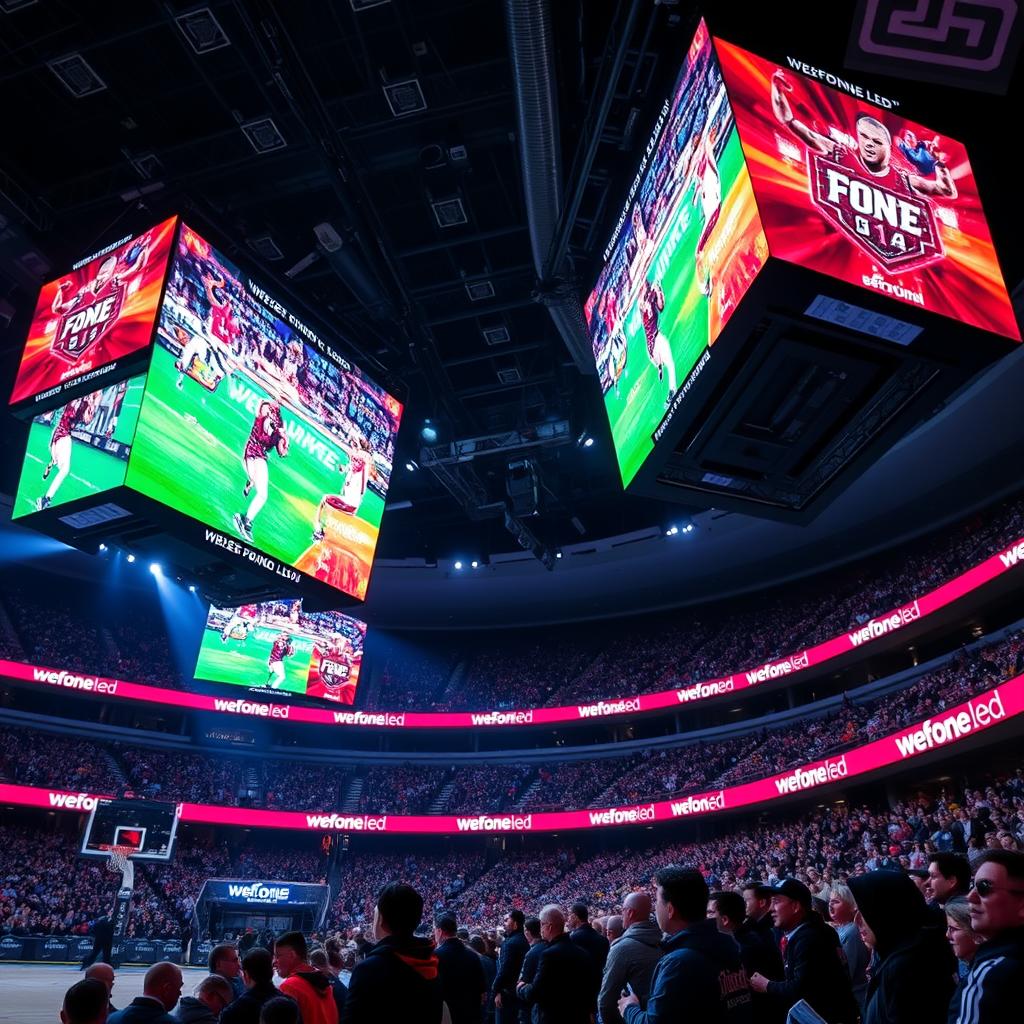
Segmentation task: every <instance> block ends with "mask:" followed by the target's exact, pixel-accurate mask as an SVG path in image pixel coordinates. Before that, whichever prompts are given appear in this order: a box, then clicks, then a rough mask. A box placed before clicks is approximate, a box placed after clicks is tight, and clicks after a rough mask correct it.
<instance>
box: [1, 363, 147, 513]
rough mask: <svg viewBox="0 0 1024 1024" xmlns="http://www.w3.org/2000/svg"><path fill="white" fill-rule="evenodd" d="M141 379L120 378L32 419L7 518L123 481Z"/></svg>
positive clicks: (114, 485)
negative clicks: (117, 381) (10, 513)
mask: <svg viewBox="0 0 1024 1024" xmlns="http://www.w3.org/2000/svg"><path fill="white" fill-rule="evenodd" d="M143 381H144V378H143V377H142V376H139V377H134V378H132V379H130V380H123V381H120V382H119V383H117V384H112V385H111V386H110V387H108V388H103V389H102V390H100V391H93V392H91V393H90V394H88V395H83V396H82V397H81V398H75V399H72V400H71V401H70V402H68V403H67V404H66V405H63V406H61V407H60V408H59V409H54V410H53V411H52V412H48V413H43V414H42V415H40V416H37V417H35V419H34V420H33V421H32V426H31V428H30V430H29V438H28V449H27V451H26V453H25V462H24V464H23V465H22V471H21V481H20V482H19V484H18V493H17V495H16V497H15V501H14V511H13V513H12V515H13V516H21V515H26V514H28V513H29V512H34V511H39V510H42V509H46V508H49V507H50V506H51V505H53V504H54V503H56V504H62V503H64V502H68V501H73V500H74V499H76V498H82V497H86V496H89V495H93V494H96V493H98V492H99V491H103V490H107V489H108V488H111V487H117V486H120V485H121V484H123V483H124V478H125V473H126V472H127V467H128V456H129V454H130V452H131V444H132V438H133V435H134V433H135V424H136V422H137V419H138V414H139V403H140V401H141V398H142V387H143Z"/></svg>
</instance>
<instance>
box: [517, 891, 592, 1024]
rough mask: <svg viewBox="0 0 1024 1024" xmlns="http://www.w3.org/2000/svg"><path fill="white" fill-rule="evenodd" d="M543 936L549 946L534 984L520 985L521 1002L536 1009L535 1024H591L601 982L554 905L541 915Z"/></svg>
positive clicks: (538, 966) (538, 968)
mask: <svg viewBox="0 0 1024 1024" xmlns="http://www.w3.org/2000/svg"><path fill="white" fill-rule="evenodd" d="M540 934H541V938H543V939H544V941H545V942H546V943H547V946H546V947H545V949H544V952H542V953H541V954H540V957H539V959H538V961H537V973H536V975H535V976H534V979H533V981H532V982H525V981H520V982H519V985H518V986H517V990H516V991H517V994H518V996H519V998H520V999H522V1000H523V1002H525V1003H528V1004H529V1005H530V1006H532V1007H533V1008H534V1010H535V1012H534V1015H533V1021H534V1024H590V1014H591V1008H592V1007H593V1006H594V1005H595V1004H596V1002H597V985H598V980H599V979H598V977H597V976H596V975H595V973H594V961H593V958H592V957H591V956H590V954H589V953H587V952H586V951H585V950H584V949H583V948H582V947H581V946H578V945H576V943H575V942H573V941H572V939H570V938H569V935H568V933H567V932H566V930H565V917H564V916H563V914H562V910H561V908H560V907H558V906H556V905H555V904H549V905H548V906H546V907H545V908H544V909H543V910H542V911H541V912H540Z"/></svg>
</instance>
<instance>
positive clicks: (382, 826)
mask: <svg viewBox="0 0 1024 1024" xmlns="http://www.w3.org/2000/svg"><path fill="white" fill-rule="evenodd" d="M1021 713H1024V676H1014V677H1013V678H1012V679H1008V680H1006V682H1004V683H1001V684H1000V685H999V686H996V687H993V688H992V689H991V690H986V691H984V692H983V693H980V694H978V695H977V696H976V697H972V698H971V699H970V700H968V701H965V702H964V703H963V704H958V705H957V706H956V707H952V708H946V709H944V710H942V711H937V712H936V714H935V716H934V717H933V718H926V719H924V720H923V721H919V722H915V723H913V724H912V725H908V726H905V727H904V728H902V729H899V730H897V731H896V732H893V733H890V734H889V735H887V736H883V737H881V738H880V739H876V740H873V741H871V742H869V743H865V744H862V745H861V746H858V747H853V748H852V749H850V750H847V751H845V752H843V753H841V754H833V755H831V756H829V757H825V758H822V759H820V760H817V761H810V762H807V763H804V764H801V765H797V766H795V767H790V768H787V769H786V771H784V772H781V773H780V774H777V775H769V776H766V777H763V778H759V779H753V780H751V781H750V782H743V783H740V784H739V785H736V786H729V787H728V788H723V789H719V790H713V791H711V792H705V793H689V794H685V795H683V794H680V795H679V796H676V797H674V798H672V799H669V800H658V801H651V802H649V803H636V804H625V805H619V806H615V807H600V808H591V809H586V810H579V811H520V812H516V811H515V810H505V811H498V812H495V811H481V812H476V813H467V814H389V813H386V812H385V813H382V814H360V813H354V814H353V813H338V811H336V810H309V811H269V810H260V809H255V808H251V807H225V806H222V805H218V804H193V803H181V804H178V817H179V820H181V821H183V822H187V823H197V824H198V823H202V824H209V825H236V826H242V827H247V828H283V829H295V830H300V831H307V832H403V833H406V834H409V833H434V834H437V833H441V834H448V835H451V834H456V833H467V834H470V835H472V834H479V833H510V832H513V833H514V832H557V831H560V830H563V829H605V828H609V827H616V826H628V825H653V824H655V823H657V822H665V821H679V820H681V819H684V818H698V817H701V818H702V817H706V816H708V815H710V814H718V813H721V812H722V811H730V810H736V809H738V808H742V807H750V806H753V805H755V804H764V803H769V802H772V803H774V802H775V801H777V800H783V799H786V798H787V797H791V796H800V795H803V794H806V793H807V792H808V791H810V790H819V789H823V788H825V787H827V786H830V785H834V784H836V783H844V782H849V780H851V779H855V778H857V777H859V776H865V775H867V774H868V773H869V772H873V771H877V770H879V769H881V768H889V767H892V766H899V765H902V764H906V763H907V762H909V761H912V760H913V759H914V758H916V757H918V756H920V755H921V754H928V753H933V752H937V751H944V750H947V749H948V750H955V749H956V747H957V746H958V744H960V743H962V742H963V741H965V740H969V739H971V738H972V737H973V736H977V735H978V734H979V733H982V732H984V731H985V730H987V729H990V728H992V727H994V726H999V725H1004V724H1005V723H1007V722H1009V721H1011V720H1012V719H1014V718H1016V717H1017V716H1018V715H1020V714H1021ZM100 799H102V796H101V795H98V794H94V793H85V792H77V793H75V792H69V791H67V790H59V789H58V790H55V789H46V788H44V787H36V786H20V785H7V784H4V783H0V801H2V802H3V803H8V804H18V805H20V806H23V807H45V808H46V809H47V810H50V811H55V810H62V811H71V812H75V813H78V814H84V813H87V812H89V811H92V810H93V808H95V807H96V805H97V801H98V800H100Z"/></svg>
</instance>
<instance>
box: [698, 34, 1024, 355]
mask: <svg viewBox="0 0 1024 1024" xmlns="http://www.w3.org/2000/svg"><path fill="white" fill-rule="evenodd" d="M715 47H716V50H717V53H718V57H719V61H720V62H721V67H722V72H723V74H724V76H725V82H726V85H727V87H728V90H729V98H730V100H731V102H732V107H733V112H734V115H735V119H736V124H737V128H738V130H739V133H740V137H741V140H742V143H743V152H744V155H745V156H746V161H747V167H748V169H749V173H750V176H751V180H752V182H753V187H754V191H755V193H756V195H757V206H758V210H759V211H760V215H761V218H762V220H763V223H764V228H765V232H766V235H767V239H768V242H769V246H770V249H771V254H772V256H773V257H774V258H776V259H781V260H786V261H788V262H790V263H794V264H797V265H799V266H803V267H807V268H808V269H810V270H813V271H816V272H817V273H821V274H827V275H829V276H831V277H834V278H837V279H838V280H841V281H846V282H847V283H848V284H852V285H855V286H856V287H858V288H865V289H869V290H871V291H873V292H879V293H882V294H884V295H886V296H889V297H890V298H892V299H894V300H896V301H899V302H902V303H904V304H907V305H910V306H912V307H918V308H921V309H926V310H929V311H931V312H934V313H939V314H941V315H943V316H948V317H952V318H954V319H956V320H960V321H963V322H965V323H968V324H972V325H974V326H977V327H980V328H982V329H984V330H989V331H993V332H995V333H998V334H1002V335H1004V336H1006V337H1009V338H1014V339H1016V340H1019V339H1020V331H1019V328H1018V326H1017V323H1016V320H1015V318H1014V315H1013V309H1012V305H1011V303H1010V299H1009V295H1008V294H1007V291H1006V284H1005V282H1004V280H1003V276H1002V273H1001V271H1000V269H999V262H998V260H997V258H996V253H995V248H994V246H993V244H992V236H991V232H990V231H989V227H988V223H987V221H986V219H985V214H984V210H983V209H982V206H981V197H980V195H979V193H978V184H977V182H976V180H975V177H974V171H973V169H972V167H971V163H970V160H969V159H968V155H967V151H966V149H965V148H964V146H963V144H962V143H960V142H957V141H956V140H955V139H951V138H949V137H948V136H939V135H938V134H937V133H936V132H934V131H932V130H930V129H928V128H925V127H923V126H922V125H920V124H916V123H915V122H913V121H909V120H907V119H906V118H904V117H902V116H900V115H899V114H897V113H895V112H894V111H893V110H892V109H885V108H883V107H880V106H876V105H874V104H872V103H869V102H867V101H866V100H863V99H860V98H858V97H856V96H852V95H850V94H849V93H847V92H845V91H841V90H839V89H836V88H832V87H830V86H828V85H825V84H824V83H822V82H820V81H817V80H814V79H810V78H806V77H804V76H803V75H800V74H798V73H796V72H794V71H793V70H792V69H789V68H783V67H781V66H780V65H778V64H776V63H774V62H773V61H770V60H765V59H764V58H763V57H758V56H757V55H756V54H752V53H749V52H748V51H746V50H743V49H740V48H739V47H738V46H734V45H733V44H732V43H727V42H725V41H723V40H721V39H718V40H715Z"/></svg>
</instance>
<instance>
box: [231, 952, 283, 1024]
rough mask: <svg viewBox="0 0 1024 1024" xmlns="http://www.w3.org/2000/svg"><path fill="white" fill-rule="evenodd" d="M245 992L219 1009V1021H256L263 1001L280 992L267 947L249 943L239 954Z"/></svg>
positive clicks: (249, 1023)
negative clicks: (249, 946)
mask: <svg viewBox="0 0 1024 1024" xmlns="http://www.w3.org/2000/svg"><path fill="white" fill-rule="evenodd" d="M242 981H243V982H245V993H244V994H243V995H240V996H239V997H238V998H237V999H236V1000H235V1001H234V1002H233V1003H229V1004H228V1005H227V1006H225V1007H224V1009H223V1010H221V1013H220V1024H259V1019H260V1009H261V1008H262V1006H263V1004H264V1003H265V1002H267V1001H268V1000H270V999H273V998H274V997H275V996H279V995H280V994H281V993H280V992H279V991H278V989H277V987H276V986H275V985H274V958H273V957H272V956H271V955H270V950H269V949H264V948H263V947H262V946H255V945H254V946H252V948H251V949H249V951H248V952H247V953H246V954H245V955H244V956H243V957H242Z"/></svg>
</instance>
